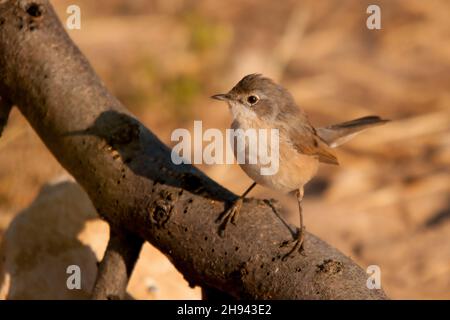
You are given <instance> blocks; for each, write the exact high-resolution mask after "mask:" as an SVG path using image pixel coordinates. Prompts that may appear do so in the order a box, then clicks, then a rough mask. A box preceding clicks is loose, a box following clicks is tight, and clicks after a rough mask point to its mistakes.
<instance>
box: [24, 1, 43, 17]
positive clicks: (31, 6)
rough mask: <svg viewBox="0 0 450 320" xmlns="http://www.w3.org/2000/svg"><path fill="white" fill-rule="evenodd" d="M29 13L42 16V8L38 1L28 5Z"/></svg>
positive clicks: (33, 15)
mask: <svg viewBox="0 0 450 320" xmlns="http://www.w3.org/2000/svg"><path fill="white" fill-rule="evenodd" d="M27 13H28V14H29V15H30V16H32V17H35V18H38V17H40V16H42V10H41V8H40V7H39V5H38V4H37V3H30V4H29V5H28V7H27Z"/></svg>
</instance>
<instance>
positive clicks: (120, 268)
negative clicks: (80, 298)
mask: <svg viewBox="0 0 450 320" xmlns="http://www.w3.org/2000/svg"><path fill="white" fill-rule="evenodd" d="M142 244H143V241H142V240H141V239H140V238H138V237H136V236H135V235H133V234H130V233H127V232H122V231H118V232H115V231H114V230H112V229H111V230H110V235H109V242H108V247H107V248H106V252H105V256H104V257H103V259H102V262H101V263H100V266H99V269H98V274H97V279H96V281H95V285H94V290H93V293H92V298H93V299H95V300H117V299H124V298H125V294H126V289H127V285H128V280H129V278H130V276H131V272H132V271H133V268H134V265H135V263H136V261H137V259H138V257H139V252H140V251H141V248H142Z"/></svg>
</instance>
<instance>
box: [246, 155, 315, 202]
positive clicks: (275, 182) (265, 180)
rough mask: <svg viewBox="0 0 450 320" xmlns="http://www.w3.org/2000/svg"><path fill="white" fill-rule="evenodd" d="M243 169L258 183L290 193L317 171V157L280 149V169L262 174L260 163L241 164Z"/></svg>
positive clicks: (300, 186) (301, 185)
mask: <svg viewBox="0 0 450 320" xmlns="http://www.w3.org/2000/svg"><path fill="white" fill-rule="evenodd" d="M240 166H241V168H242V170H244V172H245V173H246V174H247V175H248V176H249V177H250V178H251V179H253V180H254V181H255V182H256V183H258V184H260V185H263V186H265V187H268V188H270V189H273V190H276V191H280V192H283V193H288V192H291V191H293V190H297V189H300V188H302V187H303V186H304V185H305V184H306V183H307V182H308V181H309V180H311V179H312V177H314V175H315V174H316V173H317V169H318V166H319V162H318V160H317V159H316V158H314V157H311V156H307V155H302V154H299V153H297V152H296V151H295V150H280V160H279V166H278V171H276V172H275V173H274V174H273V175H262V174H261V165H260V164H248V162H246V163H245V164H240Z"/></svg>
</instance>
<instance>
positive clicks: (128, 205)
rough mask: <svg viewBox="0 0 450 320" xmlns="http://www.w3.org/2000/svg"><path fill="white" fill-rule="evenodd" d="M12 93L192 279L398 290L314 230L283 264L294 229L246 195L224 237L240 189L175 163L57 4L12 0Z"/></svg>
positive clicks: (293, 295) (234, 291)
mask: <svg viewBox="0 0 450 320" xmlns="http://www.w3.org/2000/svg"><path fill="white" fill-rule="evenodd" d="M0 95H1V96H4V97H7V98H8V99H9V100H10V101H12V102H13V103H14V104H15V105H18V107H19V109H20V111H21V112H22V113H23V115H24V116H25V117H26V118H27V119H28V121H29V123H30V124H31V125H32V127H33V128H34V130H35V131H36V132H37V133H38V134H39V136H40V137H41V139H42V140H43V141H44V143H45V144H46V146H47V147H48V149H49V150H50V151H51V152H52V153H53V154H54V156H55V157H56V159H58V161H59V162H60V163H61V165H62V166H63V167H64V168H65V169H67V171H68V172H70V173H71V174H72V175H73V176H74V177H75V178H76V180H77V181H78V182H79V183H80V184H81V185H82V186H83V188H84V189H85V190H86V192H87V193H88V194H89V196H90V198H91V200H92V201H93V203H94V205H95V207H96V209H97V211H98V213H99V214H100V215H101V216H102V217H103V218H104V219H106V220H107V221H108V222H109V224H110V226H111V228H112V229H115V230H124V231H126V232H129V233H132V234H134V235H135V236H136V237H140V238H142V239H145V240H147V241H149V242H150V243H152V244H153V245H155V246H156V247H157V248H159V250H161V251H162V252H163V253H164V254H165V255H166V256H167V257H168V258H169V259H170V260H171V261H172V262H173V264H174V265H175V266H176V268H177V269H178V270H179V271H180V272H181V273H182V274H183V275H184V277H185V278H186V279H187V281H188V282H189V283H190V285H191V286H194V285H200V286H202V287H207V288H209V287H210V288H215V289H218V290H220V291H222V292H226V293H227V294H229V295H231V296H233V297H236V298H250V299H251V298H253V299H384V298H386V296H385V294H384V293H383V291H382V290H369V289H367V287H366V280H367V274H366V273H365V272H364V270H363V269H361V268H360V267H359V266H357V265H356V264H355V263H354V262H353V261H351V260H350V259H349V258H347V257H346V256H344V255H343V254H342V253H340V252H339V251H337V250H336V249H334V248H332V247H331V246H330V245H328V244H326V243H325V242H323V241H321V240H320V239H318V238H317V237H315V236H313V235H311V234H309V233H307V234H306V238H305V252H304V255H297V256H295V257H294V258H292V259H288V261H285V262H283V261H281V257H282V256H283V254H285V253H286V251H287V250H289V248H280V244H281V243H283V242H284V241H286V240H289V239H291V237H292V235H291V233H290V232H289V231H288V230H287V228H286V227H285V226H284V225H283V224H282V223H281V222H280V220H279V219H278V218H277V217H276V216H275V215H274V214H273V212H272V209H271V208H270V206H269V205H267V204H266V203H265V202H263V201H259V200H254V199H250V200H248V201H246V202H245V203H244V205H243V207H242V211H241V215H240V217H239V220H238V223H237V225H236V226H234V225H232V226H231V227H229V229H227V233H226V235H225V237H220V236H219V235H218V232H217V231H218V225H217V223H216V219H217V217H218V216H219V215H220V214H221V213H222V212H223V211H224V208H225V207H226V206H227V205H228V204H229V203H230V201H231V200H233V199H235V198H236V196H235V195H234V194H232V193H231V192H229V191H228V190H226V189H225V188H223V187H221V186H220V185H218V184H217V183H215V182H214V181H212V180H211V179H209V178H208V177H207V176H205V175H204V174H203V173H202V172H200V171H199V170H197V169H196V168H195V167H193V166H190V165H182V166H176V165H174V164H173V163H172V161H171V159H170V149H169V148H168V147H166V146H165V145H164V144H163V143H161V142H160V141H159V140H158V138H157V137H156V136H155V135H153V134H152V132H150V131H149V130H148V129H146V128H145V127H144V126H143V125H142V124H141V123H140V122H139V121H138V120H137V119H136V118H135V117H134V116H133V115H132V114H130V112H128V111H127V110H126V109H125V108H124V107H123V106H122V105H121V103H120V102H119V101H118V100H117V99H116V98H115V97H113V96H112V95H111V94H110V93H109V92H108V90H107V89H106V88H105V86H104V85H103V83H102V82H101V81H100V80H99V78H98V77H97V75H96V74H95V72H94V71H93V69H92V68H91V66H90V65H89V63H88V61H87V60H86V58H85V57H84V56H83V55H82V53H81V52H80V51H79V50H78V48H77V47H76V46H75V45H74V44H73V42H72V41H71V40H70V38H69V37H68V35H67V33H66V32H65V30H64V28H63V27H62V25H61V24H60V22H59V21H58V19H57V17H56V15H55V13H54V11H53V9H52V7H51V5H50V4H49V3H48V1H45V0H34V1H32V0H22V1H13V0H9V1H0ZM155 116H157V115H155ZM112 246H113V244H110V247H112ZM122 287H123V286H122ZM122 287H121V288H122ZM121 290H122V289H120V290H119V291H121ZM113 291H114V290H113Z"/></svg>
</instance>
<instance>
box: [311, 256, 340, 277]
mask: <svg viewBox="0 0 450 320" xmlns="http://www.w3.org/2000/svg"><path fill="white" fill-rule="evenodd" d="M343 269H344V265H343V264H342V262H340V261H335V260H333V259H327V260H324V261H323V263H321V264H318V265H317V269H316V273H328V274H337V273H339V272H341V271H342V270H343Z"/></svg>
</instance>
